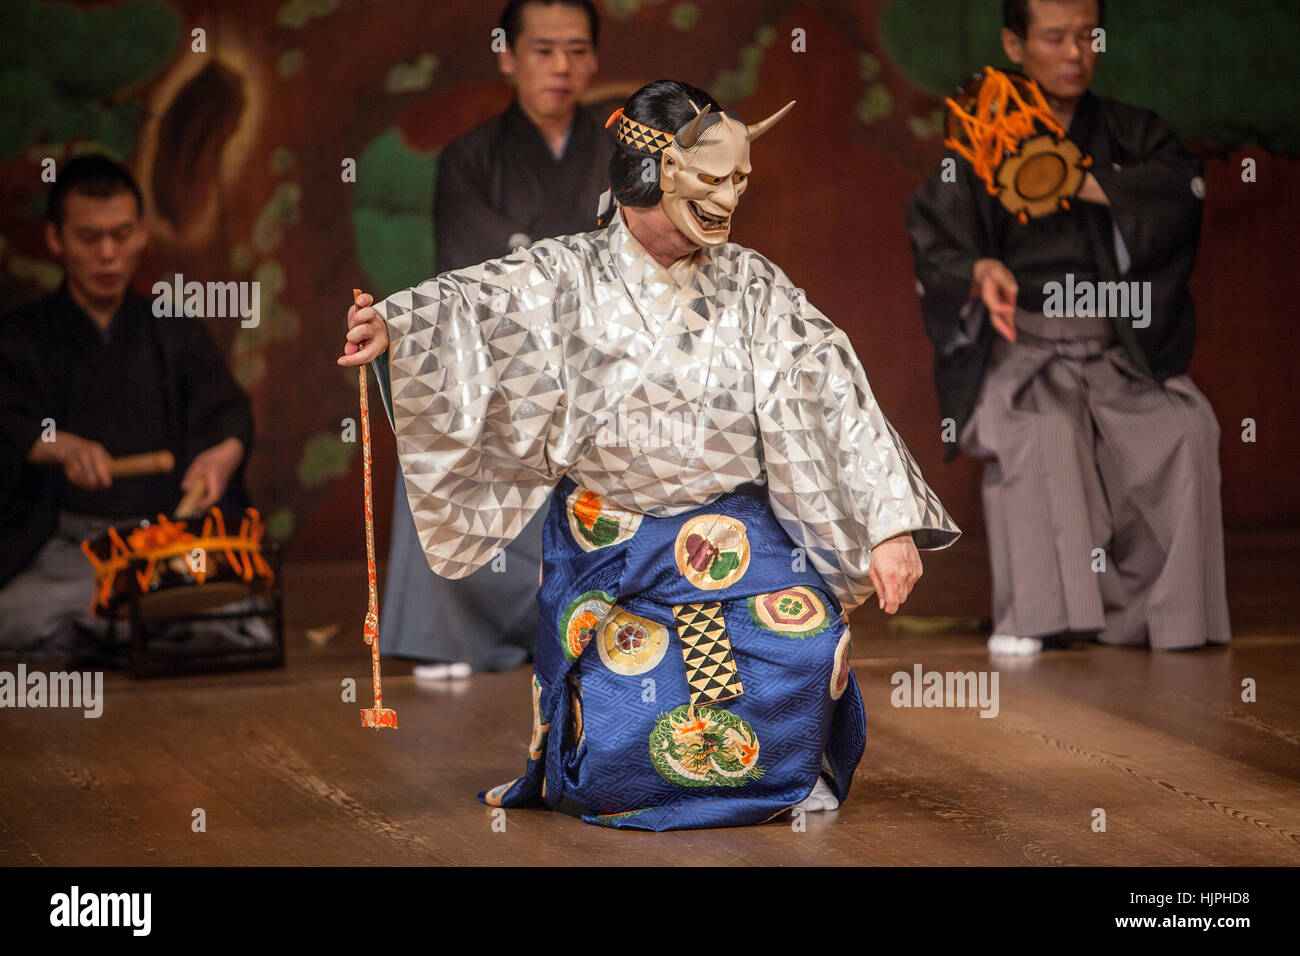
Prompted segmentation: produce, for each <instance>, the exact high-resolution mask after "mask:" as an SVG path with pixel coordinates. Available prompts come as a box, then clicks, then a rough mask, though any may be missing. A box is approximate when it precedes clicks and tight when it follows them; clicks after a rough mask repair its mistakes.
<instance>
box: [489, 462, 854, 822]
mask: <svg viewBox="0 0 1300 956" xmlns="http://www.w3.org/2000/svg"><path fill="white" fill-rule="evenodd" d="M543 569H544V579H543V583H542V586H541V589H540V590H539V592H538V605H539V609H540V622H539V627H538V638H537V649H536V656H535V665H534V671H533V679H532V697H533V734H532V740H531V742H530V744H529V752H528V762H527V765H526V769H525V771H524V774H523V776H522V777H519V778H518V779H516V780H514V781H511V782H510V783H507V784H502V785H501V786H499V787H495V788H493V789H491V790H488V791H486V792H485V793H482V794H480V795H479V799H481V800H482V801H483V802H484V803H487V804H489V805H491V806H500V807H529V806H539V805H544V806H547V807H550V808H551V809H555V810H561V811H563V812H567V813H571V814H574V815H576V816H580V817H581V818H582V819H583V820H585V821H586V822H588V823H594V824H599V825H603V826H610V827H619V828H624V827H626V828H634V829H644V830H677V829H690V828H696V827H725V826H741V825H746V824H753V823H762V822H764V821H766V820H770V819H772V818H773V817H775V816H777V815H779V814H781V813H782V812H784V811H786V810H788V809H790V808H791V807H793V806H794V805H796V804H798V803H799V802H800V801H801V800H803V799H804V798H805V797H807V796H808V794H809V793H810V792H811V791H812V789H813V786H814V784H815V783H816V782H817V778H818V776H819V775H822V776H823V777H824V778H825V779H826V781H827V783H828V784H829V785H830V787H831V789H832V790H833V791H834V792H835V794H836V796H837V797H838V798H839V799H840V800H841V801H843V800H844V799H845V798H846V797H847V796H848V793H849V786H850V784H851V782H852V779H853V773H854V770H855V769H856V767H857V765H858V761H859V760H860V759H861V757H862V753H863V749H864V748H865V746H866V718H865V713H864V710H863V706H862V697H861V695H860V694H859V691H858V685H857V682H856V681H855V679H854V677H853V672H852V670H851V669H850V667H849V654H850V646H851V645H850V636H849V629H848V626H847V623H846V621H845V620H844V616H843V614H842V613H841V607H840V605H839V602H838V601H837V600H836V599H835V597H834V596H833V594H832V593H831V592H830V590H829V589H828V588H827V587H826V584H825V582H824V581H823V580H822V578H821V576H820V575H819V574H818V573H817V572H816V571H815V570H814V569H812V568H811V567H808V566H807V561H806V558H805V556H804V553H803V551H802V550H801V549H799V548H798V547H797V546H796V545H795V544H794V542H793V541H791V539H790V537H789V536H788V535H787V534H786V532H785V530H784V529H783V528H782V527H781V525H780V523H779V522H778V521H777V519H776V516H775V515H774V514H773V513H772V510H771V507H770V506H769V504H768V501H767V495H766V492H765V490H764V489H763V488H761V487H757V486H753V485H746V486H743V487H741V488H739V489H737V490H736V491H733V492H731V493H729V494H727V495H725V496H723V497H722V498H720V499H718V500H717V501H714V502H712V503H710V504H708V505H705V506H703V507H700V508H698V509H695V510H693V511H690V512H687V513H685V514H681V515H677V516H675V517H669V518H656V517H653V516H649V515H642V514H638V513H635V512H630V511H626V510H622V509H619V508H617V507H614V506H613V505H612V503H611V502H609V501H608V500H606V499H604V498H602V497H601V496H599V495H596V494H594V493H592V492H590V491H587V490H584V489H582V488H580V487H578V486H577V485H576V484H575V483H574V482H573V481H572V480H571V479H569V478H567V477H566V478H564V479H563V480H562V481H561V483H560V484H559V486H558V487H557V488H556V491H555V493H554V495H553V497H552V499H551V504H550V510H549V512H548V514H547V518H546V524H545V527H544V530H543Z"/></svg>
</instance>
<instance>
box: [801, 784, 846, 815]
mask: <svg viewBox="0 0 1300 956" xmlns="http://www.w3.org/2000/svg"><path fill="white" fill-rule="evenodd" d="M839 808H840V802H839V800H837V799H836V798H835V793H834V791H832V790H831V788H830V787H829V786H827V784H826V781H825V780H823V779H822V778H821V777H818V778H817V783H816V784H814V785H813V789H812V793H810V794H808V796H806V797H804V798H803V801H802V802H801V803H799V804H798V805H796V806H795V807H794V808H793V809H795V810H803V811H804V812H805V813H811V812H813V811H814V810H838V809H839Z"/></svg>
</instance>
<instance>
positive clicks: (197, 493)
mask: <svg viewBox="0 0 1300 956" xmlns="http://www.w3.org/2000/svg"><path fill="white" fill-rule="evenodd" d="M207 493H208V485H207V483H206V482H205V481H204V480H203V479H202V478H198V479H195V481H194V484H192V485H190V490H189V491H187V492H185V494H184V496H183V497H182V498H181V503H180V504H178V505H177V506H176V517H178V518H184V517H186V516H188V515H192V514H193V513H194V512H195V511H197V510H198V503H199V500H200V499H201V498H202V497H203V496H204V495H206V494H207Z"/></svg>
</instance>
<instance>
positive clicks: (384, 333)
mask: <svg viewBox="0 0 1300 956" xmlns="http://www.w3.org/2000/svg"><path fill="white" fill-rule="evenodd" d="M373 301H374V299H372V298H371V297H370V294H369V293H368V292H363V293H361V294H360V295H359V296H357V297H356V301H355V302H353V304H352V308H350V309H348V337H347V342H346V344H345V345H344V346H343V354H342V355H341V356H339V364H340V365H364V364H365V363H366V362H370V361H373V360H374V359H376V358H378V357H379V356H380V355H382V354H383V353H384V352H387V351H388V327H387V326H386V325H384V320H383V319H382V318H380V316H379V312H378V310H376V309H375V308H374V307H373V306H372V305H371V303H372V302H373Z"/></svg>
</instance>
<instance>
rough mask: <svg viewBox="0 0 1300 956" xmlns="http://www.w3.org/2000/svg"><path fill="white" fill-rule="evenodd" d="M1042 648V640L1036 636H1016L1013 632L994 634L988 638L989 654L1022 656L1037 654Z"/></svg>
mask: <svg viewBox="0 0 1300 956" xmlns="http://www.w3.org/2000/svg"><path fill="white" fill-rule="evenodd" d="M1042 649H1043V642H1042V641H1041V640H1039V639H1038V638H1036V637H1016V636H1015V635H1014V634H994V635H993V636H992V637H990V638H989V653H990V654H1006V655H1007V656H1023V655H1026V654H1037V653H1039V652H1041V651H1042Z"/></svg>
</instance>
